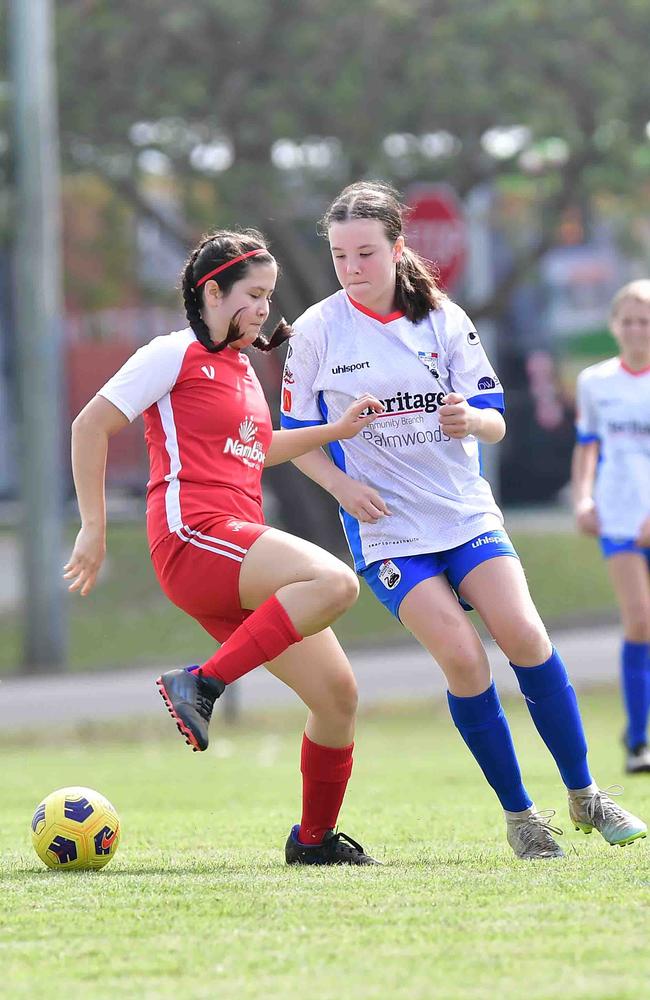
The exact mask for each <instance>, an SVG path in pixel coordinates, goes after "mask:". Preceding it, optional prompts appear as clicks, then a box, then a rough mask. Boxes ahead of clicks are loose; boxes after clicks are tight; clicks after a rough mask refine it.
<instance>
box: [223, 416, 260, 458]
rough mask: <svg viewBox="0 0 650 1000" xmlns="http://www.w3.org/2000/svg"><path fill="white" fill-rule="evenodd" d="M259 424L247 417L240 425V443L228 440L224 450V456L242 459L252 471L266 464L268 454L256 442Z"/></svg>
mask: <svg viewBox="0 0 650 1000" xmlns="http://www.w3.org/2000/svg"><path fill="white" fill-rule="evenodd" d="M256 435H257V424H256V423H255V421H254V420H253V418H252V417H246V419H245V420H242V422H241V424H240V425H239V441H235V439H234V438H231V437H229V438H226V443H225V445H224V448H223V452H224V455H234V456H235V457H236V458H239V459H241V461H242V462H243V463H244V465H247V466H248V467H249V468H251V469H260V468H261V467H262V465H263V464H264V459H265V458H266V454H265V452H264V449H263V448H262V446H261V445H260V444H259V442H258V441H257V440H256Z"/></svg>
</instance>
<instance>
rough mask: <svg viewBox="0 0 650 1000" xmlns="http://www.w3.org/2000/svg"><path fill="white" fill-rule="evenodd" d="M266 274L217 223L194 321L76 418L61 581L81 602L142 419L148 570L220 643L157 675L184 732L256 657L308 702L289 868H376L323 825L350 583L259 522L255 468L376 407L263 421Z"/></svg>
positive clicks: (350, 727) (248, 242) (189, 311)
mask: <svg viewBox="0 0 650 1000" xmlns="http://www.w3.org/2000/svg"><path fill="white" fill-rule="evenodd" d="M276 279H277V265H276V262H275V260H274V258H273V256H272V255H271V253H270V252H269V250H268V248H267V246H266V243H265V241H264V238H263V237H262V236H261V235H260V233H258V232H256V231H254V230H246V231H243V232H227V231H220V232H215V233H213V234H211V235H209V236H207V237H205V238H204V239H203V240H202V241H201V242H200V243H199V245H198V246H197V247H196V248H195V250H194V251H193V253H192V254H191V255H190V258H189V260H188V262H187V264H186V266H185V269H184V272H183V278H182V290H183V299H184V303H185V311H186V315H187V319H188V323H189V327H188V328H187V329H185V330H182V331H179V332H175V333H171V334H168V335H166V336H162V337H157V338H155V339H154V340H153V341H151V342H150V343H149V344H147V345H146V346H144V347H142V348H140V350H138V351H136V353H135V354H134V355H133V356H132V357H131V358H130V359H129V360H128V361H127V362H126V364H125V365H124V366H123V367H122V368H121V369H120V371H118V372H117V374H116V375H114V376H113V378H111V379H110V380H109V382H107V383H106V385H105V386H104V387H103V388H102V389H100V390H99V392H98V394H97V395H96V396H95V397H94V398H93V399H92V400H91V401H90V402H89V403H88V404H87V406H86V407H85V408H84V409H83V410H82V411H81V413H80V414H79V416H78V417H77V418H76V419H75V421H74V423H73V425H72V467H73V474H74V481H75V487H76V491H77V498H78V502H79V510H80V514H81V530H80V531H79V534H78V535H77V539H76V541H75V545H74V549H73V551H72V555H71V556H70V559H69V561H68V563H67V564H66V566H65V567H64V576H65V578H66V579H67V580H68V581H69V589H70V590H71V591H79V592H80V593H81V595H82V596H85V595H86V594H88V593H89V592H90V590H91V589H92V587H93V586H94V584H95V580H96V578H97V573H98V571H99V568H100V566H101V564H102V562H103V559H104V555H105V551H106V543H105V533H106V512H105V499H104V469H105V464H106V455H107V448H108V441H109V438H110V437H111V436H112V435H113V434H115V433H117V432H118V431H119V430H121V429H122V428H123V427H125V426H127V424H128V423H129V422H130V421H132V420H134V419H135V417H136V416H138V415H139V414H142V415H143V417H144V423H145V436H146V441H147V447H148V451H149V461H150V479H149V483H148V486H147V533H148V538H149V546H150V551H151V559H152V562H153V566H154V569H155V571H156V575H157V577H158V580H159V581H160V585H161V587H162V589H163V591H164V592H165V594H166V595H167V596H168V597H169V598H170V600H171V601H172V602H173V603H174V604H176V605H178V607H180V608H182V609H183V611H185V612H187V614H189V615H191V616H192V617H193V618H195V619H196V620H197V621H198V622H199V623H200V624H201V625H202V626H203V627H204V628H205V629H206V630H207V631H208V632H209V633H210V635H212V636H214V638H215V639H216V640H217V641H218V642H220V643H221V647H220V648H219V649H218V650H217V652H216V653H215V654H214V655H213V656H212V657H211V658H210V659H209V660H207V662H205V663H203V664H201V665H199V666H195V667H189V668H186V669H177V670H171V671H168V672H167V673H165V674H163V675H162V677H160V678H159V679H158V681H157V683H158V686H159V688H160V692H161V694H162V696H163V698H164V700H165V702H166V704H167V706H168V709H169V711H170V713H171V715H172V716H173V718H174V720H175V721H176V724H177V726H178V729H179V731H180V732H181V734H182V735H183V736H185V738H186V741H187V743H188V744H189V745H191V746H192V747H193V749H194V750H205V749H206V747H207V745H208V724H209V722H210V717H211V714H212V708H213V705H214V702H215V700H216V699H217V698H218V697H219V696H220V695H221V694H222V692H223V691H224V689H225V687H226V685H227V684H230V683H232V682H233V681H235V680H237V678H238V677H242V676H243V675H244V674H246V673H248V672H249V671H250V670H253V669H254V668H255V667H257V666H259V665H260V664H262V663H266V665H267V668H268V669H269V670H270V671H271V673H273V674H275V676H276V677H279V678H280V680H282V681H284V682H285V684H288V685H289V687H291V688H293V690H294V691H296V693H297V694H298V695H299V696H300V698H302V700H303V701H304V702H305V704H306V705H307V707H308V708H309V717H308V720H307V725H306V727H305V732H304V736H303V743H302V754H301V770H302V775H303V811H302V819H301V822H300V824H299V825H296V826H295V827H294V828H293V829H292V831H291V833H290V835H289V839H288V840H287V844H286V848H285V856H286V860H287V862H288V863H289V864H374V863H376V862H374V861H373V859H372V858H370V857H369V856H368V855H366V853H365V852H364V850H363V848H362V847H361V846H360V845H359V844H357V843H356V842H355V841H352V840H351V839H350V838H348V837H347V836H346V835H345V834H342V833H334V827H335V825H336V820H337V817H338V813H339V810H340V807H341V804H342V801H343V796H344V794H345V789H346V785H347V782H348V779H349V777H350V773H351V769H352V749H353V734H354V723H355V716H356V704H357V692H356V683H355V679H354V676H353V674H352V670H351V667H350V664H349V662H348V660H347V657H346V656H345V654H344V653H343V650H342V649H341V647H340V645H339V643H338V641H337V640H336V638H335V636H334V634H333V632H332V631H331V629H330V628H328V626H329V625H330V624H331V622H333V621H334V620H335V619H336V618H338V617H339V615H341V614H342V613H343V612H344V611H346V610H347V608H349V607H350V606H351V605H352V604H353V603H354V601H355V600H356V597H357V594H358V584H357V580H356V577H355V575H354V574H353V572H352V571H351V570H350V569H349V568H348V567H347V566H346V565H345V564H344V563H342V562H340V561H339V560H338V559H336V558H335V557H334V556H332V555H330V554H329V553H327V552H324V551H323V550H322V549H319V548H318V547H317V546H315V545H311V544H310V543H308V542H305V541H302V540H300V539H298V538H294V537H293V536H291V535H288V534H286V533H284V532H282V531H278V530H276V529H274V528H269V527H268V526H267V525H265V524H264V516H263V511H262V492H261V474H262V468H263V467H264V466H270V465H277V464H279V463H280V462H287V461H289V460H291V459H293V458H295V457H297V456H298V455H301V454H304V453H305V452H308V451H310V450H312V449H314V448H316V447H319V446H320V445H323V444H326V443H329V442H330V441H334V440H341V439H346V438H348V437H352V436H354V435H355V434H357V433H358V432H359V431H360V430H362V429H363V428H364V427H365V426H367V424H368V423H369V422H370V421H372V420H373V419H374V416H375V414H376V413H378V412H380V411H381V408H382V407H381V404H380V403H379V402H378V401H377V400H376V399H375V398H374V397H372V396H364V397H363V398H361V399H359V400H357V401H355V402H354V403H353V404H352V405H351V406H350V407H349V408H348V410H347V411H346V412H345V414H344V415H343V416H342V417H341V419H340V420H339V421H337V422H336V423H334V424H330V425H325V426H319V427H308V428H302V429H298V430H289V431H274V430H273V429H272V425H271V417H270V414H269V410H268V406H267V404H266V400H265V398H264V395H263V393H262V389H261V387H260V384H259V382H258V380H257V377H256V375H255V373H254V371H253V369H252V367H251V365H250V362H249V360H248V358H247V357H246V355H245V354H244V353H243V349H245V348H247V347H250V346H251V345H252V346H255V347H257V348H259V349H261V350H270V349H272V348H274V347H277V346H278V345H279V344H281V343H282V342H283V341H284V340H286V339H287V337H288V336H289V335H290V332H291V331H290V328H289V327H288V326H287V325H286V324H285V323H284V322H282V323H281V324H280V325H279V326H278V327H277V328H276V330H275V331H274V333H273V335H272V336H271V338H270V340H267V339H266V338H265V337H264V336H263V335H262V333H261V328H262V325H263V323H264V322H265V320H266V319H267V317H268V313H269V302H270V298H271V295H272V293H273V290H274V288H275V283H276ZM364 411H365V415H362V414H363V413H364ZM368 411H370V412H368Z"/></svg>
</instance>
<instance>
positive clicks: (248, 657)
mask: <svg viewBox="0 0 650 1000" xmlns="http://www.w3.org/2000/svg"><path fill="white" fill-rule="evenodd" d="M301 640H302V636H301V635H298V633H297V632H296V630H295V628H294V625H293V622H292V621H291V619H290V618H289V615H288V614H287V612H286V611H285V610H284V608H283V607H282V605H281V604H280V602H279V600H278V599H277V597H275V595H274V596H273V597H269V599H268V601H264V604H260V606H259V608H257V610H256V611H253V613H252V615H250V616H249V617H248V618H247V619H246V621H244V622H242V623H241V625H240V626H239V628H236V629H235V631H234V632H233V634H232V635H231V636H229V638H228V639H226V641H225V642H224V644H223V646H221V648H220V649H218V650H217V652H216V653H215V654H214V656H211V657H210V659H209V660H206V662H205V663H204V664H202V666H201V673H202V674H205V675H206V676H207V677H217V678H218V679H219V680H220V681H223V682H224V684H232V682H233V681H236V680H237V678H238V677H243V676H244V674H247V673H249V671H251V670H254V669H255V667H259V666H260V664H262V663H268V662H269V660H274V659H275V658H276V656H279V655H280V653H284V651H285V649H288V648H289V646H291V645H293V643H294V642H301Z"/></svg>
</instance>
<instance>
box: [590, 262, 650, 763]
mask: <svg viewBox="0 0 650 1000" xmlns="http://www.w3.org/2000/svg"><path fill="white" fill-rule="evenodd" d="M610 327H611V331H612V333H613V335H614V338H615V339H616V341H617V343H618V347H619V352H620V353H619V355H618V356H617V357H614V358H610V359H609V360H608V361H602V362H600V363H599V364H596V365H592V366H591V367H590V368H586V369H585V370H584V371H583V372H581V374H580V375H579V377H578V388H577V397H578V398H577V403H578V419H577V444H576V447H575V450H574V453H573V465H572V486H573V502H574V508H575V514H576V519H577V522H578V527H579V529H580V530H581V531H583V532H585V533H586V534H590V535H600V545H601V548H602V552H603V555H604V556H605V559H606V560H607V567H608V569H609V575H610V577H611V580H612V583H613V584H614V590H615V592H616V598H617V601H618V605H619V608H620V610H621V617H622V620H623V633H624V640H623V647H622V650H621V681H622V688H623V700H624V704H625V711H626V715H627V726H626V730H625V734H624V740H625V746H626V751H627V752H626V762H625V767H626V770H627V771H628V773H629V774H638V773H640V772H650V750H648V745H647V743H648V713H649V711H650V280H648V279H646V280H642V281H633V282H631V283H630V284H628V285H625V286H624V287H623V288H621V289H620V291H619V292H618V293H617V294H616V295H615V297H614V300H613V302H612V307H611V313H610Z"/></svg>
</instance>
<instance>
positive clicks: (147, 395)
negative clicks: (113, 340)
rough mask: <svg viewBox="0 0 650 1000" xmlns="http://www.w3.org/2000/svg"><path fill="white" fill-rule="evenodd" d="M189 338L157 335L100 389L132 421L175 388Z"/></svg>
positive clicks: (101, 394) (102, 394)
mask: <svg viewBox="0 0 650 1000" xmlns="http://www.w3.org/2000/svg"><path fill="white" fill-rule="evenodd" d="M188 343H189V341H187V342H184V343H180V342H179V341H178V340H177V339H176V338H173V337H171V336H169V335H167V336H163V337H156V338H155V339H154V340H152V341H150V343H148V344H145V345H144V347H140V348H139V349H138V350H137V351H136V352H135V354H132V355H131V357H130V358H129V360H128V361H126V362H125V364H123V365H122V367H121V368H120V370H119V371H117V372H116V373H115V375H113V377H112V378H110V379H109V380H108V382H107V383H106V385H104V386H102V388H101V389H99V390H98V391H97V395H98V396H103V397H104V399H107V400H108V401H109V402H110V403H112V404H113V406H116V407H117V408H118V410H121V412H122V413H123V414H124V416H125V417H126V418H127V419H128V420H129V421H130V422H133V421H134V420H135V418H136V417H138V416H140V414H141V413H143V412H144V411H145V410H146V409H148V407H150V406H152V404H153V403H156V402H158V400H159V399H162V397H163V396H165V395H167V393H168V392H170V391H171V389H172V388H173V386H174V384H175V382H176V379H177V378H178V373H179V371H180V369H181V365H182V363H183V357H184V354H185V350H186V349H187V346H188Z"/></svg>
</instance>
